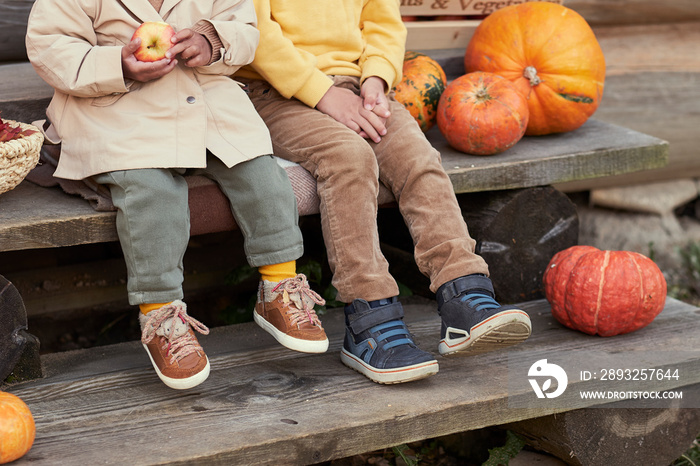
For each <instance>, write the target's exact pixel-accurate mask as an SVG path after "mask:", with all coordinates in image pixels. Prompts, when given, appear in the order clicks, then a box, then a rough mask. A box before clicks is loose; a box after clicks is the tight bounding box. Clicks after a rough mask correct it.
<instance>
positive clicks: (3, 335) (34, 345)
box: [0, 275, 41, 382]
mask: <svg viewBox="0 0 700 466" xmlns="http://www.w3.org/2000/svg"><path fill="white" fill-rule="evenodd" d="M0 310H2V318H1V319H0V382H1V381H2V380H4V379H5V377H7V376H8V375H9V374H10V373H12V372H13V371H14V370H15V365H16V364H17V363H18V362H19V360H20V359H21V358H22V356H23V355H25V359H27V362H32V365H34V366H36V365H37V364H38V367H39V370H40V369H41V364H40V363H38V361H39V353H38V341H37V340H36V338H34V337H33V336H32V335H30V334H29V333H27V331H26V330H27V312H26V310H25V308H24V303H23V302H22V297H21V296H20V294H19V292H18V291H17V288H15V286H14V285H13V284H12V283H10V281H9V280H7V279H6V278H5V277H3V276H2V275H0ZM27 346H29V348H30V349H34V350H35V351H30V352H29V353H28V354H25V348H26V347H27ZM32 353H33V355H34V357H33V358H32V357H31V354H32ZM30 372H31V371H30ZM38 376H39V377H40V376H41V373H40V372H39V374H38ZM28 378H32V377H28Z"/></svg>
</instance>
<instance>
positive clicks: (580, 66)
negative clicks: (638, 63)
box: [464, 2, 605, 135]
mask: <svg viewBox="0 0 700 466" xmlns="http://www.w3.org/2000/svg"><path fill="white" fill-rule="evenodd" d="M464 66H465V69H466V71H467V72H472V71H488V72H491V73H496V74H499V75H501V76H503V77H505V78H507V79H508V80H510V81H512V82H513V83H514V84H515V85H516V87H517V88H518V89H519V90H520V92H522V93H523V95H525V96H526V97H527V99H528V104H529V108H530V121H529V123H528V127H527V132H526V133H525V134H526V135H544V134H551V133H561V132H566V131H571V130H574V129H576V128H578V127H580V126H581V125H583V124H584V123H585V122H586V121H587V120H588V118H589V117H590V116H591V115H593V113H594V112H595V111H596V109H597V108H598V105H599V104H600V99H601V98H602V96H603V87H604V83H605V58H604V56H603V51H602V50H601V48H600V45H599V44H598V40H597V39H596V37H595V34H594V33H593V31H592V30H591V28H590V26H589V25H588V23H587V22H586V20H585V19H583V17H582V16H581V15H579V14H578V13H576V12H575V11H573V10H571V9H569V8H566V7H564V6H562V5H558V4H555V3H549V2H527V3H521V4H518V5H512V6H508V7H505V8H502V9H500V10H497V11H495V12H494V13H492V14H491V15H489V16H488V17H486V18H485V19H484V20H483V21H482V22H481V23H480V24H479V26H478V27H477V29H476V30H475V31H474V35H473V37H472V38H471V40H470V41H469V44H468V46H467V50H466V52H465V55H464Z"/></svg>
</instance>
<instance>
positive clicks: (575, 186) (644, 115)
mask: <svg viewBox="0 0 700 466" xmlns="http://www.w3.org/2000/svg"><path fill="white" fill-rule="evenodd" d="M595 118H596V119H599V120H600V121H605V122H607V123H612V124H623V125H625V127H628V128H630V129H632V130H636V131H640V132H643V133H646V134H650V135H654V136H656V137H658V138H662V139H664V140H666V141H668V142H669V144H670V146H669V155H668V164H667V165H666V166H663V167H659V168H655V169H653V170H649V171H640V172H635V173H628V174H620V175H618V176H610V177H601V178H597V179H590V180H577V181H572V182H569V183H564V184H561V185H557V188H559V189H561V190H563V191H568V192H571V191H587V190H590V189H595V188H605V187H617V186H624V185H634V184H641V183H648V182H658V181H668V180H675V179H680V178H697V177H700V157H698V155H699V153H700V133H699V132H698V128H700V73H640V74H626V75H620V76H611V77H609V78H608V79H607V80H606V86H605V95H604V96H603V101H602V103H601V105H600V107H599V108H598V111H597V112H596V114H595Z"/></svg>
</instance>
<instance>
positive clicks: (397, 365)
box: [340, 298, 438, 384]
mask: <svg viewBox="0 0 700 466" xmlns="http://www.w3.org/2000/svg"><path fill="white" fill-rule="evenodd" d="M345 323H346V330H345V341H344V342H343V350H342V351H341V353H340V360H341V361H343V364H345V365H346V366H348V367H350V368H351V369H355V370H356V371H357V372H359V373H360V374H363V375H364V376H366V377H367V378H369V379H370V380H372V381H374V382H377V383H382V384H393V383H401V382H409V381H412V380H418V379H422V378H425V377H428V376H431V375H433V374H436V373H437V371H438V362H437V360H436V359H435V358H434V357H433V356H432V355H431V354H430V353H426V352H425V351H423V350H421V349H419V348H418V347H417V346H416V344H415V343H414V342H413V338H412V337H411V334H410V333H409V331H408V328H407V327H406V324H405V323H404V321H403V307H401V303H400V302H399V301H398V300H397V299H396V298H389V299H382V300H378V301H372V302H367V301H365V300H363V299H356V300H354V301H353V302H352V303H351V304H347V305H346V306H345Z"/></svg>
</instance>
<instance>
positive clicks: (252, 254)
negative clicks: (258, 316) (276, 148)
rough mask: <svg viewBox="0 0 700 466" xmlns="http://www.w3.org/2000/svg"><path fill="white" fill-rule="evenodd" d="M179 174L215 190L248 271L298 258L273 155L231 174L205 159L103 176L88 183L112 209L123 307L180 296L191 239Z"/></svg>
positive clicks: (291, 203)
mask: <svg viewBox="0 0 700 466" xmlns="http://www.w3.org/2000/svg"><path fill="white" fill-rule="evenodd" d="M185 174H187V175H190V174H191V175H203V176H206V177H208V178H210V179H212V180H213V181H214V182H216V183H217V184H218V185H219V186H220V188H221V190H222V192H223V193H224V195H225V196H226V197H227V198H228V200H229V202H230V203H231V212H232V213H233V217H234V219H235V220H236V223H237V224H238V227H239V228H240V229H241V232H242V233H243V237H244V249H245V254H246V258H247V260H248V263H249V264H250V265H251V266H254V267H259V266H261V265H269V264H277V263H281V262H287V261H291V260H295V259H298V258H299V257H301V255H302V254H303V242H302V236H301V231H300V230H299V226H298V221H299V217H298V212H297V206H296V198H295V197H294V192H293V191H292V186H291V184H290V182H289V178H287V174H286V172H285V171H284V169H283V168H281V167H280V166H279V165H278V164H277V162H275V160H274V159H273V158H272V157H271V156H262V157H258V158H255V159H252V160H249V161H247V162H243V163H240V164H238V165H235V166H233V167H230V168H229V167H226V165H224V164H223V163H222V162H221V161H220V160H219V159H218V158H216V157H215V156H213V155H211V154H209V155H208V157H207V167H206V168H197V169H158V168H149V169H137V170H122V171H115V172H110V173H103V174H100V175H97V176H95V177H94V179H95V181H97V182H98V183H101V184H104V185H107V186H108V187H109V189H110V191H111V193H112V202H113V203H114V205H115V207H116V208H117V232H118V235H119V242H120V243H121V247H122V251H123V252H124V258H125V260H126V266H127V274H128V282H127V290H128V294H129V304H132V305H138V304H143V303H163V302H170V301H173V300H175V299H182V298H183V291H182V282H183V265H182V260H183V257H184V255H185V250H186V248H187V243H188V241H189V237H190V218H189V207H188V202H187V199H188V190H187V183H186V182H185V179H184V177H183V176H184V175H185Z"/></svg>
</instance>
